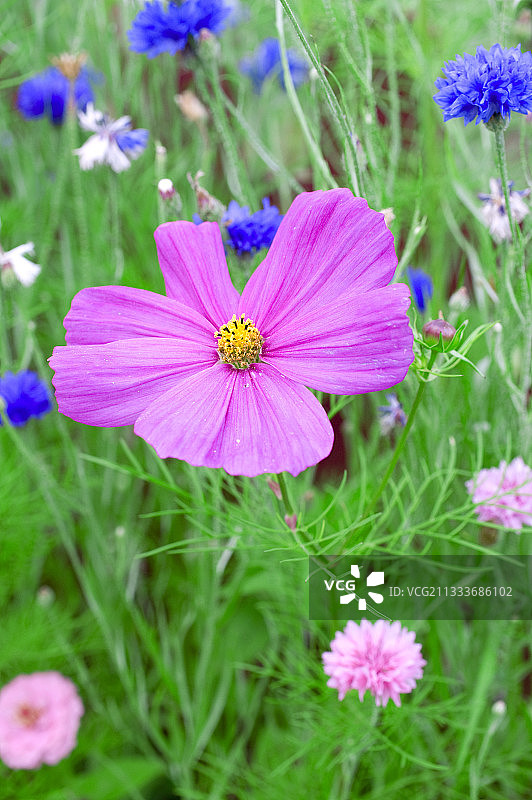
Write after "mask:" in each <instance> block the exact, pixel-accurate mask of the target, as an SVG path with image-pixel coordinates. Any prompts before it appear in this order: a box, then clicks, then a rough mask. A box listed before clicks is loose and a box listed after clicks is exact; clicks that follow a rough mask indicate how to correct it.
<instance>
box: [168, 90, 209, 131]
mask: <svg viewBox="0 0 532 800" xmlns="http://www.w3.org/2000/svg"><path fill="white" fill-rule="evenodd" d="M174 100H175V101H176V103H177V105H178V106H179V110H180V111H181V113H182V114H183V116H184V117H186V118H187V119H189V120H190V121H191V122H198V123H199V122H205V120H206V119H207V118H208V116H209V112H208V111H207V109H206V108H205V106H204V105H203V103H202V102H201V100H200V99H199V97H196V95H195V94H194V92H191V91H190V89H187V90H186V91H185V92H182V93H181V94H176V96H175V97H174Z"/></svg>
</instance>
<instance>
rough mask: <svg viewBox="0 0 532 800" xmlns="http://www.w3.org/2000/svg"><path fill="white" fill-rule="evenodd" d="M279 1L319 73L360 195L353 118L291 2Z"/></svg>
mask: <svg viewBox="0 0 532 800" xmlns="http://www.w3.org/2000/svg"><path fill="white" fill-rule="evenodd" d="M279 2H280V3H281V5H282V7H283V9H284V12H285V14H286V16H287V17H288V19H289V20H290V23H291V24H292V27H293V28H294V31H295V32H296V34H297V36H298V38H299V40H300V42H301V44H302V46H303V48H304V49H305V52H306V54H307V56H308V57H309V59H310V62H311V64H312V66H313V67H314V69H315V70H316V72H317V74H318V80H319V82H320V83H321V86H322V88H323V91H324V93H325V97H326V100H327V104H328V106H329V109H330V111H331V113H332V119H333V121H334V122H335V124H336V125H337V127H338V130H339V132H340V134H341V137H342V139H343V143H344V147H345V148H346V150H347V151H348V153H349V156H350V158H351V160H352V164H353V171H352V173H351V174H350V176H349V177H350V179H351V183H352V189H353V192H354V194H356V195H358V194H360V166H359V163H358V156H357V152H356V144H355V137H354V136H353V126H352V124H351V120H350V119H348V116H347V112H346V110H345V109H344V108H342V106H341V105H340V103H339V102H338V100H337V98H336V95H335V93H334V92H333V90H332V87H331V84H330V83H329V81H328V80H327V76H326V75H325V71H324V69H323V67H322V65H321V62H320V60H319V58H318V57H317V56H316V54H315V53H314V51H313V49H312V47H311V46H310V43H309V41H308V40H307V38H306V36H305V34H304V33H303V30H302V29H301V26H300V24H299V22H298V21H297V19H296V16H295V14H294V12H293V11H292V9H291V7H290V3H289V2H288V0H279Z"/></svg>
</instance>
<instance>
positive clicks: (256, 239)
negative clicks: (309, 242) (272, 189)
mask: <svg viewBox="0 0 532 800" xmlns="http://www.w3.org/2000/svg"><path fill="white" fill-rule="evenodd" d="M282 218H283V215H282V214H280V213H279V209H278V208H276V206H272V205H270V201H269V199H268V198H267V197H265V198H264V199H263V201H262V208H261V209H260V211H255V213H254V214H250V213H249V208H248V206H242V207H241V206H239V205H238V203H237V202H236V200H232V201H231V202H230V203H229V206H228V208H227V211H226V212H225V214H224V215H223V217H222V225H225V226H226V229H227V234H228V237H229V238H228V241H227V244H228V245H229V246H230V247H233V248H234V249H235V250H236V251H237V253H238V255H242V253H252V252H253V250H256V251H258V250H261V249H262V248H263V247H269V246H270V245H271V243H272V241H273V237H274V236H275V234H276V233H277V229H278V227H279V225H280V224H281V220H282Z"/></svg>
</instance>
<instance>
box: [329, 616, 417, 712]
mask: <svg viewBox="0 0 532 800" xmlns="http://www.w3.org/2000/svg"><path fill="white" fill-rule="evenodd" d="M415 636H416V635H415V633H413V632H412V631H409V630H408V629H407V628H401V623H400V622H393V623H390V622H387V621H386V620H383V619H379V620H377V622H374V623H371V622H368V620H367V619H363V620H362V621H361V623H360V625H357V624H356V622H352V621H351V620H349V622H348V623H347V625H346V627H345V631H343V632H342V631H337V632H336V635H335V637H334V639H333V641H332V642H331V652H327V653H323V656H322V658H323V664H324V667H323V668H324V670H325V674H326V675H330V676H331V677H330V679H329V680H328V681H327V686H331V687H332V688H333V689H338V699H339V700H343V699H344V697H345V695H346V692H348V691H349V689H357V690H358V696H359V698H360V700H363V698H364V694H365V693H366V689H369V690H370V692H371V694H372V695H373V697H374V698H375V702H376V704H377V705H378V706H381V705H382V706H385V705H386V704H387V702H388V700H389V699H390V697H391V698H392V700H393V702H394V703H395V705H396V706H400V705H401V699H400V697H399V694H400V693H409V692H411V691H412V689H414V688H415V686H416V680H418V679H419V678H422V677H423V667H424V666H425V664H426V663H427V662H426V661H425V659H424V658H422V656H421V645H420V644H416V643H415V641H414V640H415Z"/></svg>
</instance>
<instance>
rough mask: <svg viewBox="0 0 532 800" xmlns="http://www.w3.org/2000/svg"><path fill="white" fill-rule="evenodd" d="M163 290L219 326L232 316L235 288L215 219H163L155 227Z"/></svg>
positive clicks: (234, 309) (235, 301)
mask: <svg viewBox="0 0 532 800" xmlns="http://www.w3.org/2000/svg"><path fill="white" fill-rule="evenodd" d="M154 235H155V241H156V243H157V253H158V256H159V263H160V265H161V269H162V271H163V275H164V282H165V286H166V294H167V295H168V297H173V298H174V299H175V300H178V301H179V302H180V303H184V304H185V305H187V306H189V307H190V308H193V309H195V310H196V311H197V312H198V313H199V314H202V315H203V316H204V317H206V319H208V320H209V321H210V322H212V324H213V325H214V326H215V328H216V329H218V328H219V327H220V326H221V325H223V324H224V322H227V320H228V319H231V317H232V316H233V314H234V313H235V311H236V307H237V304H238V292H237V291H236V289H235V288H234V286H233V284H232V283H231V278H230V277H229V270H228V269H227V262H226V260H225V253H224V248H223V243H222V235H221V233H220V228H219V227H218V225H217V224H216V223H215V222H203V223H202V224H201V225H194V223H192V222H165V223H164V224H163V225H159V227H158V228H157V230H156V231H155V234H154Z"/></svg>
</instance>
